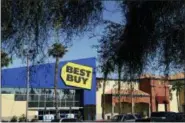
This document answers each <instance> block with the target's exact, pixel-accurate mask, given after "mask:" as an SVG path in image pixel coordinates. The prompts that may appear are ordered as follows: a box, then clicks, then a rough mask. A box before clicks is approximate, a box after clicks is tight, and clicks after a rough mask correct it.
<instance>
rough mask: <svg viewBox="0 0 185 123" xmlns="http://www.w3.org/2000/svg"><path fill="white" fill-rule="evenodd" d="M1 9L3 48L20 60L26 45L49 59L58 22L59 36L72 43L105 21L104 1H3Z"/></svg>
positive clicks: (40, 55)
mask: <svg viewBox="0 0 185 123" xmlns="http://www.w3.org/2000/svg"><path fill="white" fill-rule="evenodd" d="M1 7H2V20H1V33H2V47H3V48H4V49H7V51H8V53H9V54H11V55H17V56H19V57H22V54H21V53H22V47H23V46H24V45H27V46H32V48H33V49H34V50H35V51H36V53H35V54H37V55H38V57H41V58H44V57H46V53H45V49H46V47H48V46H49V44H51V43H50V41H51V40H50V39H49V38H50V37H51V35H52V32H53V31H54V28H55V27H54V26H55V23H56V22H58V23H61V25H60V27H59V32H58V33H59V35H60V36H62V37H63V40H64V42H65V41H66V42H65V43H70V41H71V39H72V38H73V37H74V36H79V35H81V34H83V33H84V32H86V31H90V30H92V29H93V28H94V26H96V25H98V24H99V23H100V22H101V20H102V1H101V0H93V1H92V0H27V1H25V0H17V1H15V0H2V1H1ZM65 39H68V40H65ZM38 60H39V59H38Z"/></svg>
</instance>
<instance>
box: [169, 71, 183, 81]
mask: <svg viewBox="0 0 185 123" xmlns="http://www.w3.org/2000/svg"><path fill="white" fill-rule="evenodd" d="M184 77H185V76H184V73H182V72H181V73H177V74H174V75H171V76H170V77H169V79H170V80H176V79H184Z"/></svg>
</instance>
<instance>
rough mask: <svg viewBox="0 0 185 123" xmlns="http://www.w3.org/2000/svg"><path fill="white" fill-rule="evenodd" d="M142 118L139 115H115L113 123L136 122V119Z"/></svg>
mask: <svg viewBox="0 0 185 123" xmlns="http://www.w3.org/2000/svg"><path fill="white" fill-rule="evenodd" d="M139 118H141V117H140V116H139V115H137V114H134V115H133V114H120V115H115V116H114V117H113V118H112V119H111V122H135V120H136V119H139Z"/></svg>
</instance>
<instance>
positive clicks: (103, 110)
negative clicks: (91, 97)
mask: <svg viewBox="0 0 185 123" xmlns="http://www.w3.org/2000/svg"><path fill="white" fill-rule="evenodd" d="M105 86H106V78H104V81H103V105H102V118H103V119H105Z"/></svg>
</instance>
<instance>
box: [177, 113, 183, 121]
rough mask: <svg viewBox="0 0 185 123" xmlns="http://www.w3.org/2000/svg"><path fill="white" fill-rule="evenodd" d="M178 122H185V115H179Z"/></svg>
mask: <svg viewBox="0 0 185 123" xmlns="http://www.w3.org/2000/svg"><path fill="white" fill-rule="evenodd" d="M177 122H185V113H177Z"/></svg>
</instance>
